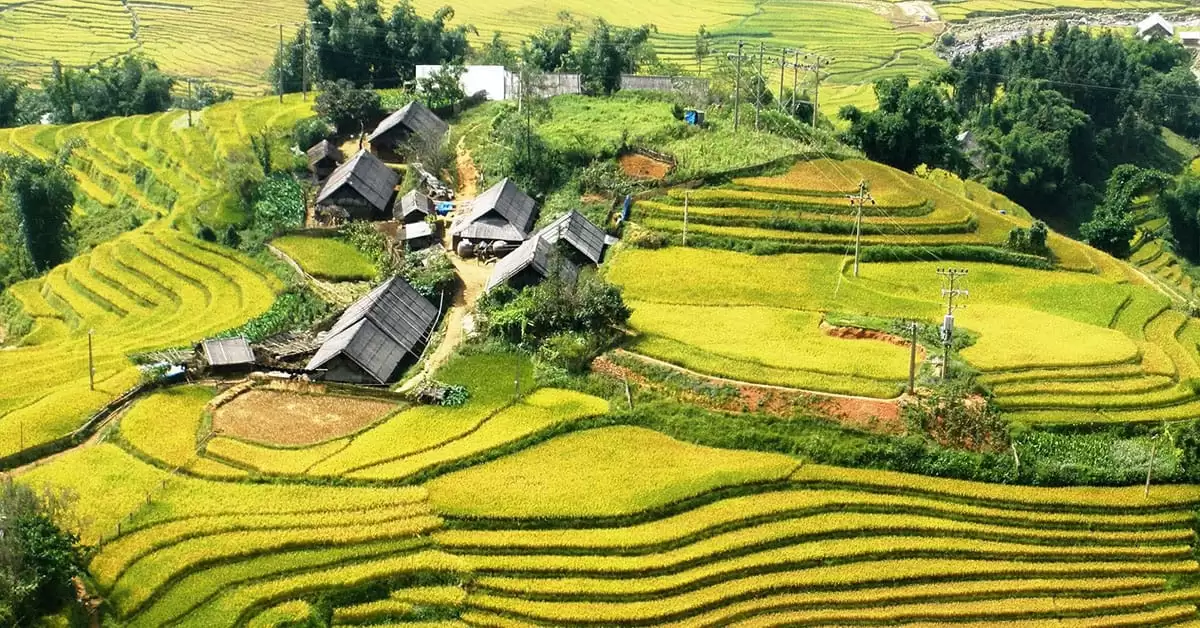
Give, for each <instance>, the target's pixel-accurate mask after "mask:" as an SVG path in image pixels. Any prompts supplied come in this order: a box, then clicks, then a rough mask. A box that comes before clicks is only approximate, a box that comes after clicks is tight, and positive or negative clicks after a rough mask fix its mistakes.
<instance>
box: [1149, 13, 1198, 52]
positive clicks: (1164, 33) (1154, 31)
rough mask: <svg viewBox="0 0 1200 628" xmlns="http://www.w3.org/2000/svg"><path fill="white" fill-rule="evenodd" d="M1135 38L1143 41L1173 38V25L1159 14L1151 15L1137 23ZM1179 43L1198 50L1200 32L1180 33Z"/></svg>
mask: <svg viewBox="0 0 1200 628" xmlns="http://www.w3.org/2000/svg"><path fill="white" fill-rule="evenodd" d="M1137 36H1138V37H1139V38H1141V39H1144V40H1147V41H1149V40H1151V39H1171V38H1173V37H1175V25H1174V24H1171V23H1170V22H1168V21H1167V19H1166V18H1164V17H1163V16H1162V15H1161V14H1159V13H1151V14H1150V15H1148V16H1147V17H1146V19H1144V20H1142V21H1141V22H1138V25H1137ZM1179 42H1180V43H1182V44H1183V45H1184V46H1187V47H1189V48H1200V31H1180V32H1179Z"/></svg>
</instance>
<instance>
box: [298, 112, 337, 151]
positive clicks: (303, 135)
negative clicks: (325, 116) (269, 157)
mask: <svg viewBox="0 0 1200 628" xmlns="http://www.w3.org/2000/svg"><path fill="white" fill-rule="evenodd" d="M332 133H333V127H331V126H329V123H328V122H326V121H324V120H322V119H321V118H318V117H316V116H313V117H311V118H304V119H303V120H300V121H299V122H297V123H296V126H294V127H292V141H293V142H295V144H296V147H297V148H299V149H300V150H308V149H309V148H312V147H313V146H314V145H316V143H317V142H320V141H321V140H323V139H326V138H328V137H329V136H330V135H331V134H332Z"/></svg>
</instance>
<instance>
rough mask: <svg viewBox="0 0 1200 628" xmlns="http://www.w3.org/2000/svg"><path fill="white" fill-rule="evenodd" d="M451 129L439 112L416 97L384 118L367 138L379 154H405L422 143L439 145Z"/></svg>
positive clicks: (399, 155)
mask: <svg viewBox="0 0 1200 628" xmlns="http://www.w3.org/2000/svg"><path fill="white" fill-rule="evenodd" d="M449 130H450V125H448V124H446V123H445V121H443V120H442V119H441V118H439V117H437V114H435V113H434V112H432V111H430V110H429V107H426V106H425V105H423V104H421V103H420V102H419V101H416V100H414V101H412V102H410V103H408V104H407V105H404V106H403V107H401V108H400V110H399V111H396V112H395V113H393V114H392V115H390V116H388V117H386V118H384V119H383V122H380V123H379V126H377V127H375V130H374V131H372V132H371V135H370V136H369V137H368V138H367V140H368V141H370V142H371V148H372V150H374V151H375V152H376V153H379V154H384V155H387V154H389V153H390V154H391V155H394V156H396V157H400V158H404V157H409V156H411V155H410V154H411V153H412V149H413V148H414V147H418V146H437V145H439V144H441V142H442V138H443V137H444V136H445V135H446V132H447V131H449Z"/></svg>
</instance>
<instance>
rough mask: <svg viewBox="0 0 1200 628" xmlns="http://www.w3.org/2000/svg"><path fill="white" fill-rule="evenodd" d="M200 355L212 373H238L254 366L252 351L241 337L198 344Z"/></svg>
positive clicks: (215, 339)
mask: <svg viewBox="0 0 1200 628" xmlns="http://www.w3.org/2000/svg"><path fill="white" fill-rule="evenodd" d="M200 355H201V357H203V358H204V362H205V363H206V364H208V367H209V369H211V370H212V371H214V372H240V371H247V370H250V368H251V367H253V366H254V350H253V349H251V348H250V342H249V341H248V340H246V339H245V338H243V337H237V338H211V339H209V340H205V341H204V342H202V343H200Z"/></svg>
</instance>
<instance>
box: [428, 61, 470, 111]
mask: <svg viewBox="0 0 1200 628" xmlns="http://www.w3.org/2000/svg"><path fill="white" fill-rule="evenodd" d="M465 72H466V68H464V67H463V66H461V65H444V66H442V67H441V68H439V69H438V70H437V71H435V72H433V73H431V74H430V75H429V76H426V77H422V78H419V79H417V91H419V92H420V93H421V95H422V96H424V97H425V104H427V105H429V107H430V108H433V109H437V108H440V107H450V106H453V105H455V104H458V103H459V102H462V100H463V99H464V98H466V97H467V95H466V94H465V93H463V88H462V75H463V73H465Z"/></svg>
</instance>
